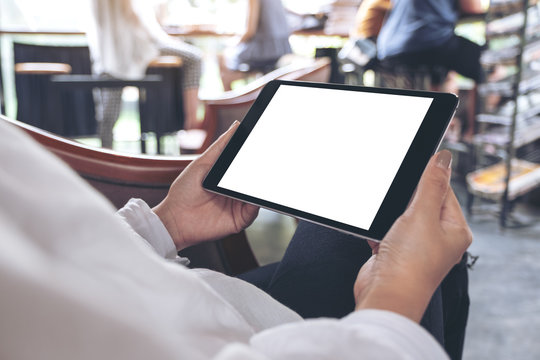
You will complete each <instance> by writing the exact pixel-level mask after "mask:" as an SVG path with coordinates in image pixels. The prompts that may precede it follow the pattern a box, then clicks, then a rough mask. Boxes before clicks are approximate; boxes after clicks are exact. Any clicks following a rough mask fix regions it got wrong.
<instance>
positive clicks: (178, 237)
mask: <svg viewBox="0 0 540 360" xmlns="http://www.w3.org/2000/svg"><path fill="white" fill-rule="evenodd" d="M238 125H239V123H238V122H235V123H234V124H233V125H232V126H231V128H230V129H229V130H228V131H227V132H225V133H224V134H223V135H221V137H220V138H219V139H218V140H217V141H216V142H215V143H214V144H213V145H212V146H211V147H210V148H208V150H206V151H205V152H204V154H202V155H201V156H200V157H199V158H198V159H197V160H195V161H193V162H192V163H191V164H190V165H189V166H188V167H187V168H186V169H185V170H184V171H183V172H182V173H181V174H180V176H178V178H177V179H176V180H175V181H174V182H173V184H172V186H171V188H170V190H169V193H168V194H167V196H166V197H165V199H164V200H163V201H162V202H161V203H160V204H159V205H157V206H156V207H155V208H154V209H153V210H154V212H155V213H156V214H157V215H158V216H159V218H160V219H161V221H162V222H163V224H164V225H165V227H166V228H167V230H168V231H169V234H171V237H172V238H173V241H174V243H175V245H176V248H177V249H178V250H181V249H183V248H186V247H188V246H191V245H194V244H197V243H200V242H203V241H208V240H215V239H218V238H220V237H223V236H226V235H229V234H233V233H237V232H240V231H241V230H243V229H244V228H246V227H247V226H248V225H250V224H251V223H252V222H253V221H254V220H255V218H256V217H257V214H258V211H259V208H258V207H257V206H255V205H251V204H246V203H243V202H240V201H237V200H234V199H231V198H227V197H224V196H221V195H217V194H213V193H210V192H207V191H206V190H204V189H203V188H202V182H203V179H204V177H205V176H206V174H207V173H208V171H209V170H210V168H211V167H212V165H213V164H214V162H215V161H216V160H217V158H218V157H219V155H220V154H221V151H223V149H224V148H225V145H227V143H228V141H229V140H230V138H231V137H232V135H233V134H234V132H235V131H236V128H237V127H238Z"/></svg>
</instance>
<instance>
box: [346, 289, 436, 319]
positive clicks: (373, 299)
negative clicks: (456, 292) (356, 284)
mask: <svg viewBox="0 0 540 360" xmlns="http://www.w3.org/2000/svg"><path fill="white" fill-rule="evenodd" d="M435 288H436V286H435V287H433V286H426V284H425V283H422V282H420V281H414V280H413V281H403V280H401V281H400V280H399V279H395V280H389V279H387V280H383V279H374V280H373V282H372V284H370V286H368V287H366V288H364V289H363V290H362V292H361V293H360V294H358V295H357V296H356V308H355V310H362V309H379V310H388V311H392V312H395V313H398V314H400V315H403V316H405V317H407V318H409V319H411V320H413V321H415V322H417V323H419V322H420V320H421V319H422V316H423V315H424V312H425V310H426V308H427V306H428V304H429V301H430V299H431V297H432V296H433V293H434V292H435Z"/></svg>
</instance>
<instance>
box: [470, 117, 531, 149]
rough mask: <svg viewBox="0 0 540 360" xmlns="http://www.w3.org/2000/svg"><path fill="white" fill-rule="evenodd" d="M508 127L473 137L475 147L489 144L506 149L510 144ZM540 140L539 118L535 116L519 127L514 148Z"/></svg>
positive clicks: (501, 127)
mask: <svg viewBox="0 0 540 360" xmlns="http://www.w3.org/2000/svg"><path fill="white" fill-rule="evenodd" d="M508 132H509V130H508V127H503V126H500V127H497V128H494V129H491V130H488V131H485V132H483V133H482V134H478V135H475V136H474V143H475V144H476V145H483V144H491V145H494V146H498V147H506V146H508V143H509V142H510V134H509V133H508ZM537 139H540V116H535V117H534V118H532V119H531V121H530V122H529V123H528V124H527V125H525V126H519V127H517V129H516V132H515V136H514V147H516V148H518V147H521V146H524V145H527V144H529V143H531V142H533V141H535V140H537Z"/></svg>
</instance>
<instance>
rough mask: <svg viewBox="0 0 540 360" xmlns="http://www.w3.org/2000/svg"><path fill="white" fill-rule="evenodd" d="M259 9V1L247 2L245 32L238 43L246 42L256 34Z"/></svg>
mask: <svg viewBox="0 0 540 360" xmlns="http://www.w3.org/2000/svg"><path fill="white" fill-rule="evenodd" d="M260 9H261V4H260V0H248V12H247V21H246V31H245V32H244V34H243V35H242V37H241V38H240V42H246V41H248V40H249V39H251V38H252V37H253V36H254V35H255V33H256V32H257V26H258V25H259V14H260Z"/></svg>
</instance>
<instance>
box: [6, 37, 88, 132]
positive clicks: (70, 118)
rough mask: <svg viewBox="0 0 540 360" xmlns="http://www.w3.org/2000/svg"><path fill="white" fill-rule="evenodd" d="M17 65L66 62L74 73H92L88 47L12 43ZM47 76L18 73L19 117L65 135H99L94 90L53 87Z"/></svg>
mask: <svg viewBox="0 0 540 360" xmlns="http://www.w3.org/2000/svg"><path fill="white" fill-rule="evenodd" d="M13 56H14V64H17V63H29V62H30V63H32V62H41V63H63V64H68V65H69V66H70V67H71V69H72V70H71V73H72V74H90V73H91V69H90V67H91V65H90V53H89V51H88V47H86V46H49V45H35V44H23V43H17V42H15V43H13ZM49 76H50V75H47V74H35V73H34V74H32V73H15V87H16V93H17V104H18V107H17V118H18V119H19V120H20V121H22V122H25V123H28V124H32V125H36V126H39V127H40V128H43V129H47V130H49V131H54V132H55V133H56V134H59V135H62V136H88V135H95V134H96V127H97V124H96V120H95V112H94V111H95V109H94V100H93V98H92V91H91V90H89V89H74V90H70V91H66V90H62V89H57V88H54V85H52V84H51V83H50V81H49Z"/></svg>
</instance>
